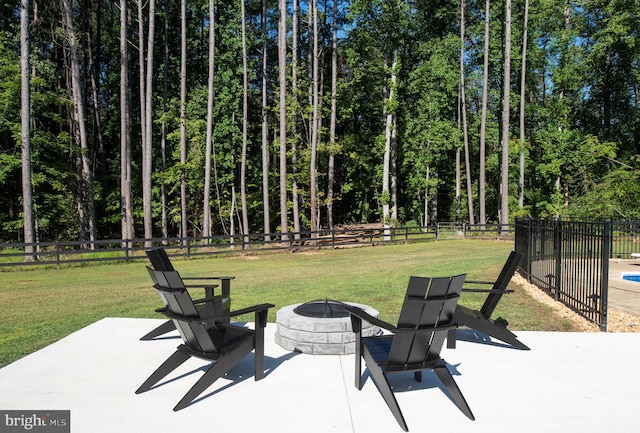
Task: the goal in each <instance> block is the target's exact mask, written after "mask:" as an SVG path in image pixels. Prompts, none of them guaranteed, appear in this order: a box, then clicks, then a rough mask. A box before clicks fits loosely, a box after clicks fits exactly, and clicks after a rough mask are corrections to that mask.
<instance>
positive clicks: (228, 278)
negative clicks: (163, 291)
mask: <svg viewBox="0 0 640 433" xmlns="http://www.w3.org/2000/svg"><path fill="white" fill-rule="evenodd" d="M235 278H236V277H226V276H212V277H182V279H183V280H233V279H235Z"/></svg>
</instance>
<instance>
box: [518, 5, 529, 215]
mask: <svg viewBox="0 0 640 433" xmlns="http://www.w3.org/2000/svg"><path fill="white" fill-rule="evenodd" d="M528 25H529V0H525V1H524V25H523V32H522V68H521V72H520V179H519V182H518V186H519V191H518V206H519V207H520V209H522V208H523V207H524V150H525V137H524V132H525V131H524V99H525V95H526V76H527V34H528Z"/></svg>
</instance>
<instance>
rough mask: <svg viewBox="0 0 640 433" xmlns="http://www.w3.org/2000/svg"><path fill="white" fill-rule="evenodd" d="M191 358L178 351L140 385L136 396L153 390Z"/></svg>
mask: <svg viewBox="0 0 640 433" xmlns="http://www.w3.org/2000/svg"><path fill="white" fill-rule="evenodd" d="M189 358H191V356H190V355H187V354H186V353H183V352H180V351H179V350H177V351H176V352H175V353H174V354H173V355H171V356H170V357H169V358H167V360H166V361H165V362H163V363H162V365H161V366H160V367H158V368H157V370H156V371H154V372H153V374H152V375H151V376H149V378H148V379H147V380H145V382H144V383H143V384H142V385H140V388H138V389H137V390H136V394H140V393H143V392H145V391H148V390H149V389H151V387H152V386H153V385H155V384H156V383H158V382H159V381H160V380H161V379H162V378H163V377H165V376H166V375H167V374H169V373H171V372H172V371H173V370H175V369H176V368H178V367H179V366H180V365H182V364H183V363H184V362H185V361H186V360H187V359H189Z"/></svg>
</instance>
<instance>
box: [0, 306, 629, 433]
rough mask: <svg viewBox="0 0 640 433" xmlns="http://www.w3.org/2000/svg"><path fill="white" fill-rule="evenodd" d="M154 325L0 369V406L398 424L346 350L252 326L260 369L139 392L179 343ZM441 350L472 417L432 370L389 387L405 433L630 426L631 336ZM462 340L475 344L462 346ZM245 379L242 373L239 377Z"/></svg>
mask: <svg viewBox="0 0 640 433" xmlns="http://www.w3.org/2000/svg"><path fill="white" fill-rule="evenodd" d="M159 323H161V320H159V319H114V318H107V319H103V320H100V321H98V322H96V323H94V324H92V325H90V326H88V327H86V328H84V329H81V330H80V331H78V332H75V333H73V334H71V335H69V336H68V337H66V338H64V339H62V340H60V341H59V342H57V343H55V344H52V345H51V346H48V347H46V348H44V349H42V350H40V351H37V352H35V353H33V354H31V355H29V356H26V357H25V358H22V359H20V360H19V361H17V362H15V363H13V364H10V365H8V366H6V367H4V368H2V369H0V410H70V411H71V431H72V432H74V433H102V432H105V433H107V432H108V433H113V432H122V433H128V432H131V433H143V432H150V433H151V432H153V433H164V432H167V433H169V432H170V433H176V432H189V431H212V432H216V433H226V432H229V433H240V432H252V433H255V432H260V431H264V432H292V433H293V432H295V433H299V432H304V433H312V432H322V433H326V432H341V433H342V432H362V433H365V432H367V433H368V432H384V433H389V432H401V431H402V430H401V429H400V427H399V426H398V424H397V423H396V421H395V419H394V418H393V416H392V415H391V412H390V411H389V409H388V408H387V406H386V405H385V403H384V400H383V399H382V397H381V396H380V394H379V393H378V391H377V390H376V388H375V385H374V384H373V382H372V381H371V379H370V378H368V379H367V381H366V383H365V385H364V387H363V389H362V391H358V390H357V389H356V388H355V387H354V385H353V381H354V378H353V365H354V360H353V355H306V354H300V353H295V352H289V351H286V350H284V349H282V348H280V347H279V346H278V345H276V344H275V343H274V333H275V325H274V324H269V325H268V326H267V333H266V356H267V359H266V366H267V369H268V372H267V376H266V377H265V379H264V380H262V381H259V382H255V381H254V380H253V377H252V370H253V365H252V362H253V355H249V356H248V357H246V358H245V359H244V360H243V361H242V362H241V363H240V364H239V365H237V366H236V367H234V368H233V369H232V370H231V371H230V373H229V374H228V375H227V376H226V377H225V378H223V379H220V380H219V381H218V382H216V383H215V384H214V385H213V386H212V387H211V388H209V390H207V391H206V392H205V393H204V394H203V395H202V397H201V398H200V399H198V400H196V402H194V404H192V405H191V406H189V407H187V408H186V409H184V410H182V411H180V412H173V411H172V408H173V406H174V405H175V404H176V403H177V401H178V400H179V399H180V398H181V397H182V395H183V394H184V393H185V392H186V391H187V390H188V389H189V388H190V387H191V386H192V385H193V384H194V383H195V382H196V380H197V378H198V377H199V376H200V375H201V374H202V367H203V366H205V365H207V364H206V363H204V362H202V361H199V360H195V359H192V360H190V361H188V362H187V363H185V364H184V365H183V366H182V367H181V368H180V369H178V370H176V371H175V372H174V374H172V375H170V376H169V378H168V379H167V380H166V381H164V382H162V383H161V384H160V385H158V386H157V387H156V388H153V389H152V390H150V391H148V392H146V393H143V394H140V395H136V394H134V391H135V389H136V388H137V387H138V386H139V385H140V384H141V383H142V382H143V381H144V380H145V379H146V378H147V376H148V375H149V374H151V372H152V371H153V370H154V369H155V368H156V367H157V366H158V365H159V364H160V363H161V362H162V361H164V360H165V358H166V357H167V356H169V355H170V354H171V353H173V350H174V349H175V347H176V346H177V345H178V344H179V343H180V340H179V339H178V338H176V337H177V334H175V336H172V337H168V338H164V339H160V340H156V341H146V342H143V341H139V340H138V339H139V337H140V336H142V335H143V334H145V333H146V332H147V331H149V330H150V329H152V328H154V327H155V326H156V325H157V324H159ZM461 334H462V340H463V341H459V342H458V347H457V349H455V350H449V349H446V348H444V349H443V352H442V356H443V358H444V359H445V360H446V361H447V362H448V363H449V368H450V370H451V371H452V373H453V374H454V376H455V379H456V381H457V383H458V385H459V387H460V389H461V390H462V392H463V394H464V395H465V397H466V399H467V402H468V403H469V406H470V407H471V409H472V411H473V413H474V415H475V417H476V421H470V420H469V419H467V418H466V417H465V416H464V415H463V414H462V413H461V412H460V411H459V410H458V409H457V408H456V406H455V405H454V404H453V403H452V402H451V400H449V398H448V397H447V395H446V394H445V393H443V391H442V389H441V388H440V387H439V382H438V381H437V379H436V378H435V375H433V374H432V373H431V374H425V375H424V380H423V382H422V383H416V382H413V380H412V375H411V374H409V375H396V376H394V377H393V379H395V380H394V381H393V382H392V385H393V386H394V388H395V390H396V396H397V399H398V401H399V404H400V407H401V408H402V410H403V413H404V416H405V419H406V421H407V424H408V425H409V429H410V431H411V432H433V431H450V432H455V433H465V432H473V433H482V432H486V433H496V432H498V433H501V432H504V433H512V432H519V433H523V432H532V433H533V432H535V433H541V432H546V433H549V432H563V433H564V432H569V431H575V432H581V433H588V432H594V433H595V432H598V433H601V432H612V433H615V432H630V431H637V429H638V415H637V412H638V403H639V401H640V400H639V399H638V390H639V389H640V374H638V359H640V333H635V334H611V333H609V334H604V333H550V332H518V333H517V334H518V337H519V338H520V339H521V340H522V341H523V342H524V343H525V344H527V345H528V346H529V347H531V351H518V350H514V349H511V348H508V347H505V346H503V345H501V344H499V343H493V342H490V341H479V340H477V338H476V336H475V335H474V334H473V333H472V332H471V331H462V332H461ZM473 340H475V341H473ZM245 379H246V380H245Z"/></svg>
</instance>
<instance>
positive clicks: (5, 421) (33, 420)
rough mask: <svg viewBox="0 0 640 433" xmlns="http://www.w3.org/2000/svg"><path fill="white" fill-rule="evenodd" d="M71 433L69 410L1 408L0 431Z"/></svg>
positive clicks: (3, 432) (11, 432)
mask: <svg viewBox="0 0 640 433" xmlns="http://www.w3.org/2000/svg"><path fill="white" fill-rule="evenodd" d="M16 432H34V433H37V432H47V433H52V432H53V433H70V432H71V412H70V411H68V410H0V433H16Z"/></svg>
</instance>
